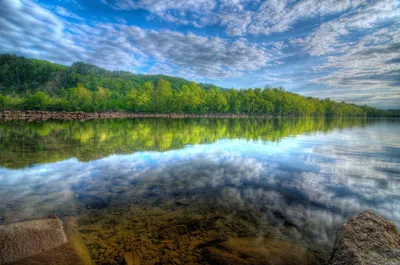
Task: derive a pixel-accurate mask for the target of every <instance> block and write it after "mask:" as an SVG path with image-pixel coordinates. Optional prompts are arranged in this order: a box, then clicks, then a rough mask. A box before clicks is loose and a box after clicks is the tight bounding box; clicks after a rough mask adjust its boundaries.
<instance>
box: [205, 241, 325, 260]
mask: <svg viewBox="0 0 400 265" xmlns="http://www.w3.org/2000/svg"><path fill="white" fill-rule="evenodd" d="M202 255H203V257H204V259H205V261H206V262H208V263H209V264H219V265H248V264H249V265H250V264H251V265H257V264H260V265H261V264H265V265H269V264H271V265H272V264H273V265H315V264H320V263H319V262H318V261H317V259H316V258H315V257H314V256H313V254H311V253H310V252H308V251H306V250H305V249H304V248H302V247H301V246H297V245H294V244H291V243H289V242H285V241H280V240H274V239H268V240H265V239H259V238H235V239H230V240H228V241H225V242H222V243H219V244H217V245H215V246H212V247H206V248H204V249H203V251H202Z"/></svg>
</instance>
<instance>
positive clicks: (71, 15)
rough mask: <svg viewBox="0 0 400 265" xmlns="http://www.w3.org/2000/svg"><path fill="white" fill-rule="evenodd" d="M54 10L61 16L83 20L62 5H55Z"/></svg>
mask: <svg viewBox="0 0 400 265" xmlns="http://www.w3.org/2000/svg"><path fill="white" fill-rule="evenodd" d="M55 12H56V13H57V14H58V15H60V16H63V17H69V18H73V19H77V20H84V18H83V17H80V16H78V15H76V14H74V13H72V12H70V11H68V10H67V9H66V8H65V7H62V6H56V7H55Z"/></svg>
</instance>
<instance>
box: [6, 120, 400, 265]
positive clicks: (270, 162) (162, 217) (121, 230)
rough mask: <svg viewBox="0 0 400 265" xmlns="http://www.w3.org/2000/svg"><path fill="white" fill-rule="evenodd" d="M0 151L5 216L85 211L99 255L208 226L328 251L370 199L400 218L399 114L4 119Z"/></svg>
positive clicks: (149, 254)
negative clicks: (378, 116) (337, 233)
mask: <svg viewBox="0 0 400 265" xmlns="http://www.w3.org/2000/svg"><path fill="white" fill-rule="evenodd" d="M0 150H1V153H0V202H1V203H0V224H5V223H10V222H15V221H21V220H29V219H35V218H41V217H44V216H46V215H48V214H57V215H58V216H60V217H62V216H67V215H74V216H77V217H78V220H79V224H80V230H81V233H82V234H83V236H84V239H85V242H86V243H87V244H88V246H89V249H90V252H91V254H92V256H93V257H94V259H95V260H96V262H98V263H101V262H103V261H104V260H105V259H106V256H104V257H103V256H102V255H103V254H101V253H102V251H103V250H102V248H103V246H101V244H99V245H96V244H95V243H94V242H98V241H102V242H103V243H102V244H105V245H106V247H104V249H108V248H112V246H113V245H112V244H113V243H114V245H115V242H117V243H118V245H122V246H125V248H128V249H129V248H135V246H136V245H135V243H134V241H135V240H140V242H141V247H142V246H144V250H143V249H141V250H140V251H141V252H142V255H143V259H145V260H146V259H147V258H148V259H147V260H151V259H152V258H154V257H156V256H158V255H160V253H161V252H160V253H159V252H157V246H158V245H159V240H164V239H165V240H167V239H170V238H176V237H177V236H179V237H182V238H185V237H186V238H187V240H191V239H190V238H191V237H193V236H195V235H196V236H197V235H199V234H200V236H198V240H200V241H207V240H212V239H213V238H220V237H224V238H226V237H236V236H246V237H255V236H265V237H268V236H271V237H274V238H277V237H278V238H284V239H289V240H291V241H296V242H297V243H299V244H302V245H305V246H307V247H309V248H310V249H312V250H313V251H314V252H315V253H317V255H320V257H319V258H320V260H324V259H326V255H327V254H326V253H325V254H324V251H325V250H326V249H328V248H329V246H331V244H332V242H333V240H334V232H335V230H336V229H337V227H338V226H340V225H341V224H342V223H344V222H345V221H346V220H347V219H348V218H349V217H350V216H352V215H355V214H357V213H358V212H360V211H361V210H364V209H370V210H373V211H374V212H377V213H379V214H382V215H383V216H385V217H387V218H389V219H391V220H393V221H394V222H396V223H397V224H398V225H400V121H399V120H395V119H311V118H302V119H294V118H293V119H291V118H287V119H286V118H285V119H266V120H262V119H254V120H252V119H240V120H228V119H227V120H222V119H221V120H215V119H198V120H196V119H189V120H162V119H148V120H147V119H142V120H97V121H87V122H79V121H73V122H56V121H45V122H32V123H28V122H0ZM180 226H182V227H184V229H179V227H180ZM179 230H181V231H179ZM182 230H183V231H182ZM171 233H172V235H171ZM107 235H110V236H107ZM182 240H183V239H182ZM135 242H136V241H135ZM188 242H189V241H188ZM178 245H179V244H178ZM321 246H327V247H326V248H324V247H321ZM318 247H321V248H323V250H319V249H318ZM115 248H116V246H115ZM318 253H319V254H318ZM321 253H322V254H321ZM187 255H189V254H187ZM193 255H194V254H193ZM193 257H195V256H193ZM117 259H118V257H111V258H110V259H109V260H108V262H111V263H110V264H112V262H113V261H112V260H117ZM199 260H200V258H199ZM149 264H150V263H149Z"/></svg>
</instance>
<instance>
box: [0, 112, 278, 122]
mask: <svg viewBox="0 0 400 265" xmlns="http://www.w3.org/2000/svg"><path fill="white" fill-rule="evenodd" d="M250 117H251V118H271V117H275V116H273V115H248V114H187V113H168V114H165V113H130V112H83V111H75V112H65V111H62V112H52V111H34V110H27V111H10V110H6V111H3V112H0V120H32V121H33V120H92V119H126V118H173V119H182V118H217V119H221V118H229V119H233V118H235V119H237V118H250Z"/></svg>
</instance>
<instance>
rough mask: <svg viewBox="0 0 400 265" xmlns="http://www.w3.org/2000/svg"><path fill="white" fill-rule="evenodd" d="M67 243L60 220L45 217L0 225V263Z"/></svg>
mask: <svg viewBox="0 0 400 265" xmlns="http://www.w3.org/2000/svg"><path fill="white" fill-rule="evenodd" d="M65 243H67V237H66V236H65V234H64V230H63V226H62V222H61V221H60V220H59V219H58V218H46V219H40V220H33V221H27V222H20V223H13V224H9V225H1V226H0V264H6V263H9V262H13V261H17V260H20V259H23V258H26V257H29V256H33V255H35V254H38V253H41V252H43V251H47V250H50V249H52V248H55V247H58V246H61V245H63V244H65Z"/></svg>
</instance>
